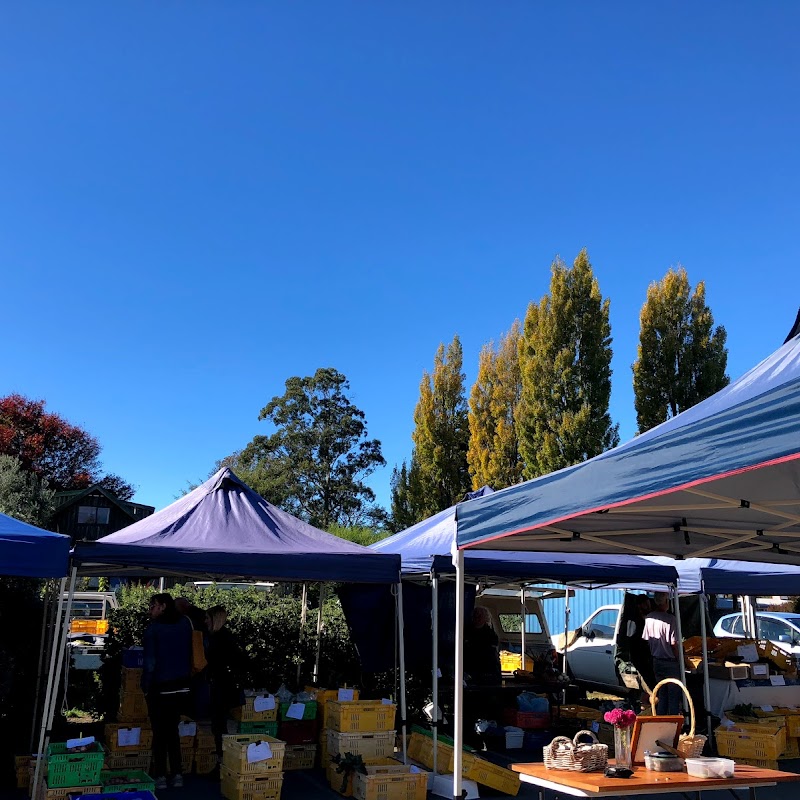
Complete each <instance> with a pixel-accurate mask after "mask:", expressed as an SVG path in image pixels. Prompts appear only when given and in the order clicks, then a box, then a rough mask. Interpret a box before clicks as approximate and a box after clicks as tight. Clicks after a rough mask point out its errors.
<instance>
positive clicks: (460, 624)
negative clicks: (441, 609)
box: [453, 550, 464, 800]
mask: <svg viewBox="0 0 800 800" xmlns="http://www.w3.org/2000/svg"><path fill="white" fill-rule="evenodd" d="M455 562H456V630H455V639H456V640H455V650H456V652H455V656H456V657H455V676H454V678H453V683H454V686H453V696H454V703H453V717H454V719H453V750H454V753H453V800H461V791H462V770H463V765H464V751H463V747H464V551H463V550H457V551H456V553H455Z"/></svg>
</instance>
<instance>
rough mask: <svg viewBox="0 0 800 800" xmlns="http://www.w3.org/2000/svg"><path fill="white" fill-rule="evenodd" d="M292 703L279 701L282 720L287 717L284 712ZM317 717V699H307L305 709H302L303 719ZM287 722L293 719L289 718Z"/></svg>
mask: <svg viewBox="0 0 800 800" xmlns="http://www.w3.org/2000/svg"><path fill="white" fill-rule="evenodd" d="M290 705H292V704H291V703H281V705H280V718H281V719H282V720H285V719H287V717H286V712H287V711H288V710H289V706H290ZM316 718H317V701H316V700H308V701H307V702H306V703H305V709H303V719H316ZM288 721H289V722H292V721H293V720H291V719H289V720H288Z"/></svg>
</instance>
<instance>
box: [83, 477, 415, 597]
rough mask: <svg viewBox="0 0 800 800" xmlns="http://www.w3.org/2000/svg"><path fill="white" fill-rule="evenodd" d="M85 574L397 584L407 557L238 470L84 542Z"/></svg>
mask: <svg viewBox="0 0 800 800" xmlns="http://www.w3.org/2000/svg"><path fill="white" fill-rule="evenodd" d="M73 558H74V560H75V561H76V562H77V563H78V564H80V565H81V569H80V573H81V574H82V575H121V574H126V575H142V574H144V573H145V572H146V571H147V572H152V573H153V574H154V575H199V576H203V577H219V578H222V577H225V578H248V579H253V578H259V579H274V580H282V581H349V582H358V583H394V582H397V581H398V580H399V574H400V558H399V556H392V555H384V554H381V553H375V552H373V551H372V550H370V549H369V548H368V547H362V546H360V545H357V544H353V543H352V542H348V541H346V540H344V539H340V538H339V537H337V536H333V535H332V534H329V533H325V532H324V531H321V530H319V529H317V528H315V527H313V526H312V525H309V524H308V523H306V522H303V521H302V520H299V519H297V518H296V517H293V516H292V515H291V514H288V513H286V512H285V511H282V510H281V509H279V508H276V507H275V506H273V505H271V504H270V503H268V502H267V501H266V500H264V498H263V497H261V496H260V495H259V494H257V493H256V492H255V491H253V490H252V489H251V488H250V487H249V486H247V485H246V484H245V483H243V482H242V481H241V480H240V479H239V478H238V477H237V476H236V475H235V474H234V473H233V472H231V470H229V469H227V468H226V469H221V470H220V471H219V472H217V473H216V474H215V475H214V476H212V477H211V478H209V480H207V481H206V482H205V483H204V484H202V485H201V486H198V487H197V489H195V490H194V491H192V492H190V493H189V494H187V495H185V496H184V497H182V498H180V499H179V500H176V501H175V502H174V503H172V505H170V506H167V508H165V509H164V510H163V511H159V512H158V513H156V514H153V515H152V516H150V517H146V518H145V519H143V520H140V521H139V522H136V523H134V524H133V525H130V526H129V527H127V528H125V529H123V530H122V531H119V532H118V533H112V534H111V535H109V536H105V537H103V538H102V539H99V540H98V541H96V542H81V543H79V544H78V545H77V546H76V548H75V550H74V553H73Z"/></svg>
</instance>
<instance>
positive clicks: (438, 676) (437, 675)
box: [436, 667, 442, 678]
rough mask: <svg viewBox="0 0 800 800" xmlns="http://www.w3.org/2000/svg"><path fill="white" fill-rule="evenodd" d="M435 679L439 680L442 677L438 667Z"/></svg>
mask: <svg viewBox="0 0 800 800" xmlns="http://www.w3.org/2000/svg"><path fill="white" fill-rule="evenodd" d="M436 677H437V678H441V677H442V671H441V670H440V669H439V668H438V667H437V668H436Z"/></svg>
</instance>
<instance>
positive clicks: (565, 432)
mask: <svg viewBox="0 0 800 800" xmlns="http://www.w3.org/2000/svg"><path fill="white" fill-rule="evenodd" d="M519 352H520V367H521V372H522V396H521V399H520V404H519V406H518V408H517V415H516V422H517V435H518V436H519V443H520V451H521V453H522V456H523V459H524V461H525V477H526V478H534V477H536V476H537V475H545V474H547V473H549V472H553V471H555V470H558V469H561V468H563V467H566V466H569V465H571V464H577V463H580V462H581V461H585V460H586V459H588V458H592V457H593V456H596V455H598V454H599V453H602V452H603V451H605V450H608V449H609V448H611V447H614V446H615V445H616V444H617V443H618V442H619V432H618V426H616V425H614V424H612V422H611V416H610V414H609V401H610V399H611V355H612V351H611V326H610V323H609V301H608V300H607V299H606V300H604V299H603V297H602V295H601V293H600V286H599V284H598V282H597V278H596V277H595V276H594V272H593V270H592V265H591V263H590V262H589V255H588V253H587V252H586V250H585V249H584V250H581V252H580V253H579V254H578V257H577V258H576V259H575V261H574V263H573V265H572V267H571V268H570V267H568V266H567V265H566V264H565V263H564V262H563V261H562V260H561V259H560V258H557V259H556V260H555V261H554V262H553V265H552V276H551V279H550V293H549V294H548V295H545V296H544V297H543V298H542V299H541V301H540V302H539V304H538V305H536V304H533V303H531V305H530V306H529V308H528V313H527V315H526V317H525V326H524V329H523V334H522V337H521V339H520V349H519Z"/></svg>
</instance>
